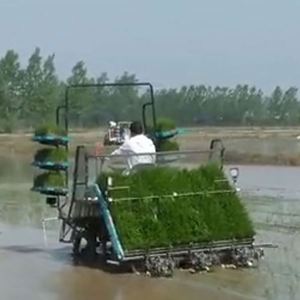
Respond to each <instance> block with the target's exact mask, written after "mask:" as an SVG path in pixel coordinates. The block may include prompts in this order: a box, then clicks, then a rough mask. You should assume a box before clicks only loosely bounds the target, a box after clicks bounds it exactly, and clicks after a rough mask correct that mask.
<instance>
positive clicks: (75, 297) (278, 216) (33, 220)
mask: <svg viewBox="0 0 300 300" xmlns="http://www.w3.org/2000/svg"><path fill="white" fill-rule="evenodd" d="M273 138H274V139H275V137H273ZM277 138H278V137H277ZM286 138H287V139H288V140H289V141H290V143H292V144H293V145H294V148H293V149H292V150H291V149H286V150H285V152H284V151H283V150H282V149H283V148H284V146H282V147H283V148H273V147H271V148H270V149H273V150H274V149H276V150H274V151H276V152H278V153H279V154H280V153H287V152H288V154H290V153H291V152H292V151H294V153H295V154H297V150H296V149H297V147H298V146H297V145H298V144H297V143H296V142H295V141H294V138H293V137H286ZM238 139H240V137H237V138H236V141H238ZM201 141H202V139H201ZM203 141H204V138H203ZM205 141H206V144H207V143H208V140H205ZM251 141H252V140H251ZM257 141H258V139H257ZM91 143H92V142H91ZM225 143H226V140H225ZM252 143H253V141H252ZM281 143H282V145H285V144H286V140H284V141H282V142H281ZM206 144H205V145H206ZM249 144H251V142H250V141H248V145H249ZM225 146H226V147H231V146H230V144H228V146H227V143H226V144H225ZM2 147H4V146H2ZM11 147H13V148H15V152H1V153H0V154H1V155H2V156H5V157H6V159H5V161H4V163H3V162H2V165H1V166H2V168H1V173H0V289H1V297H0V299H12V300H14V299H32V300H37V299H45V300H50V299H51V300H71V299H72V300H89V299H91V300H92V299H99V298H101V299H113V300H121V299H122V300H123V299H124V300H125V299H126V300H127V299H133V300H134V299H141V298H142V299H158V300H160V299H172V300H179V299H208V300H216V299H225V300H226V299H228V300H229V299H233V300H235V299H278V300H279V299H280V300H285V299H299V295H300V286H299V284H298V283H299V279H300V252H299V247H300V235H299V233H300V197H299V196H300V187H299V184H298V180H299V178H300V168H299V167H287V166H258V165H251V166H245V165H240V166H239V168H240V178H239V186H240V188H241V196H242V198H243V201H244V202H245V205H246V207H247V209H248V210H249V212H250V214H251V217H252V220H253V222H254V224H255V227H256V231H257V236H256V241H257V243H273V244H275V245H278V248H274V249H266V250H265V259H264V260H262V261H261V262H260V265H259V268H258V269H243V270H224V269H217V270H214V272H212V273H206V274H190V273H188V272H186V271H180V270H178V271H176V274H175V276H174V277H173V278H171V279H164V278H160V279H153V278H148V277H145V276H142V275H140V276H138V275H135V274H129V273H114V272H112V271H109V270H104V269H103V268H101V267H99V268H97V267H87V266H78V265H75V264H74V262H73V259H72V256H71V246H70V245H66V244H60V243H59V242H58V228H59V224H58V223H57V222H56V221H53V222H52V223H49V224H48V231H47V240H48V243H47V245H46V244H45V241H44V238H43V231H42V222H41V220H42V219H43V218H45V217H55V216H56V210H54V209H51V208H48V207H47V206H46V204H45V198H44V197H42V196H40V195H38V194H36V193H32V192H30V188H31V184H32V170H31V168H30V166H29V164H30V162H31V161H30V159H31V158H32V154H33V152H31V153H24V154H23V155H20V154H19V152H22V151H21V150H20V149H19V148H18V147H19V146H18V145H15V144H12V146H11ZM28 147H29V146H28ZM247 147H248V146H247ZM247 147H245V151H246V148H247ZM280 147H281V146H280ZM249 148H250V147H249ZM25 149H27V148H26V147H25ZM28 149H29V148H28ZM255 151H257V150H256V149H255ZM234 166H236V165H234ZM229 167H230V166H229V165H227V166H226V170H227V171H228V169H229Z"/></svg>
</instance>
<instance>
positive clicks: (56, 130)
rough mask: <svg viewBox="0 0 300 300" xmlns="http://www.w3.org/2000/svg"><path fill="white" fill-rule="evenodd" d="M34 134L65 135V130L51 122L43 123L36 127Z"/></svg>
mask: <svg viewBox="0 0 300 300" xmlns="http://www.w3.org/2000/svg"><path fill="white" fill-rule="evenodd" d="M34 134H35V135H36V136H43V135H56V136H66V135H67V134H66V131H65V130H64V129H62V128H60V127H57V126H56V125H53V124H44V125H41V126H39V127H38V128H36V130H35V133H34Z"/></svg>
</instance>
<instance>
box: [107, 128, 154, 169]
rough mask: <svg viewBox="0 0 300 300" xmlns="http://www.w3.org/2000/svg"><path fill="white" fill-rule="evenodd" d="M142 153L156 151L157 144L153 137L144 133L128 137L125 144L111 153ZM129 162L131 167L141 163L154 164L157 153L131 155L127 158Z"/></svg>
mask: <svg viewBox="0 0 300 300" xmlns="http://www.w3.org/2000/svg"><path fill="white" fill-rule="evenodd" d="M142 153H155V146H154V144H153V142H152V140H151V139H149V138H148V137H146V136H145V135H143V134H138V135H135V136H133V137H132V138H129V139H126V140H125V142H124V144H123V145H122V146H121V147H120V148H119V149H117V150H115V151H113V152H112V154H111V155H126V154H131V155H132V154H142ZM127 163H128V167H129V169H131V168H132V167H133V166H135V165H139V164H154V163H155V155H139V156H130V157H128V159H127Z"/></svg>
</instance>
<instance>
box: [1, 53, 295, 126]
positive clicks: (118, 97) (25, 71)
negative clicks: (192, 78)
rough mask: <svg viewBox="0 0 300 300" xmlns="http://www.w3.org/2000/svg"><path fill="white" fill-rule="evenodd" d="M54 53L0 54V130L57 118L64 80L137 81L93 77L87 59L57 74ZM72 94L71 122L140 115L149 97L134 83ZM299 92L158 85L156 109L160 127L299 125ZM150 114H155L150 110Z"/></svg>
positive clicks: (133, 78)
mask: <svg viewBox="0 0 300 300" xmlns="http://www.w3.org/2000/svg"><path fill="white" fill-rule="evenodd" d="M54 58H55V57H54V55H48V56H46V57H43V56H42V54H41V51H40V49H39V48H36V49H34V51H33V53H32V55H30V57H29V59H28V63H27V65H26V66H25V67H24V68H22V67H21V64H20V61H19V56H18V54H17V53H16V52H14V51H13V50H8V51H7V52H6V54H5V55H4V56H3V57H2V58H0V120H1V122H0V131H2V132H3V131H6V132H10V131H13V130H15V129H18V128H32V127H35V126H36V125H37V124H40V123H41V122H44V121H46V122H51V121H53V119H54V116H55V109H56V106H57V105H58V104H61V103H62V101H63V100H64V92H65V87H66V85H69V84H85V83H96V82H97V83H105V82H109V81H114V82H116V83H117V82H118V83H129V82H138V79H137V77H136V75H134V74H129V73H127V72H124V73H123V74H122V75H121V76H119V77H117V78H115V80H109V78H108V76H107V74H106V73H102V74H100V75H99V76H98V77H96V78H93V77H90V76H89V75H88V70H87V68H86V66H85V64H84V62H83V61H79V62H78V63H76V64H75V66H74V67H73V68H72V73H71V75H70V77H69V78H68V79H67V80H66V81H62V80H60V79H59V78H58V76H57V74H56V70H55V61H54ZM69 96H70V107H69V117H70V126H71V127H85V126H89V127H95V126H100V125H105V124H106V123H107V121H109V120H115V121H124V120H128V121H130V120H139V119H141V112H142V104H143V103H146V102H148V101H149V91H148V89H143V88H139V89H138V88H136V87H133V86H127V87H117V88H114V87H99V88H91V89H80V88H78V89H75V90H71V91H70V95H69ZM298 98H299V97H298V90H297V88H295V87H290V88H288V89H286V90H283V89H281V88H280V87H276V88H275V89H274V91H273V92H272V93H271V94H270V95H264V94H263V92H262V91H261V90H260V89H257V88H256V87H253V86H248V85H237V86H235V87H233V88H228V87H221V86H216V87H211V86H204V85H197V86H195V85H191V86H183V87H181V88H177V89H174V88H172V89H160V90H158V91H156V92H155V102H156V111H157V112H158V114H159V115H163V116H165V118H166V119H167V120H161V122H158V128H157V129H158V130H159V131H165V130H170V129H174V128H175V127H174V124H173V122H172V121H171V122H170V120H174V121H175V122H176V124H178V125H180V126H182V125H184V126H188V125H196V124H199V125H299V124H300V102H299V101H298V100H299V99H298ZM120 108H121V109H120ZM147 116H148V118H149V117H151V116H150V110H148V112H147ZM168 119H170V120H168ZM149 126H151V124H149Z"/></svg>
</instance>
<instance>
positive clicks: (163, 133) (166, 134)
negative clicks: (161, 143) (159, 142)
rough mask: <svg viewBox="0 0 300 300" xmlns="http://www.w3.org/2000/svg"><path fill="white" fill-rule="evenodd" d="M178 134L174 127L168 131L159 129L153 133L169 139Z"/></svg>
mask: <svg viewBox="0 0 300 300" xmlns="http://www.w3.org/2000/svg"><path fill="white" fill-rule="evenodd" d="M177 134H178V130H177V129H174V130H168V131H159V132H156V133H155V136H156V137H157V138H158V139H169V138H172V137H174V136H175V135H177Z"/></svg>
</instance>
